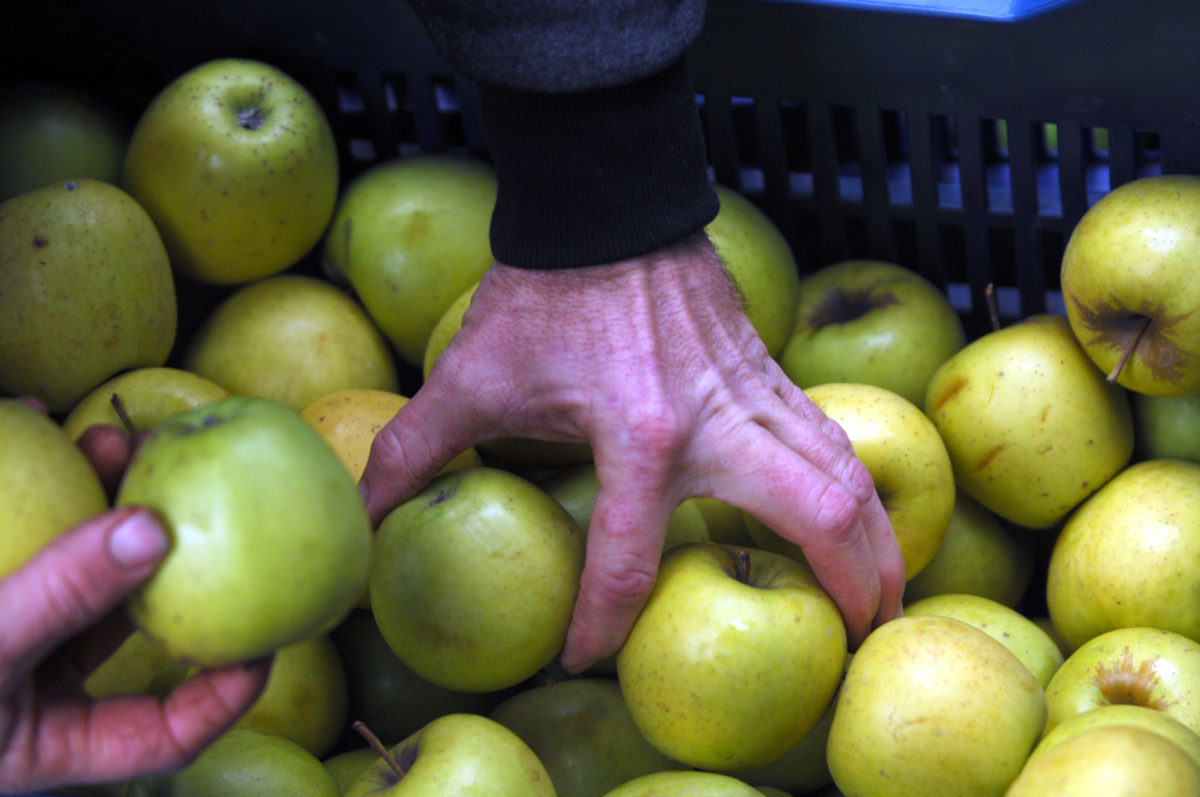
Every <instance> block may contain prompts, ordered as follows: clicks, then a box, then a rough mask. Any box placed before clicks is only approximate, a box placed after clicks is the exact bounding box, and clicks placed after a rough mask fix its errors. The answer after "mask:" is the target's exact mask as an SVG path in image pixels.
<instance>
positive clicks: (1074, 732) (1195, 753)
mask: <svg viewBox="0 0 1200 797" xmlns="http://www.w3.org/2000/svg"><path fill="white" fill-rule="evenodd" d="M1111 725H1131V726H1134V727H1138V728H1142V729H1144V730H1147V731H1152V732H1153V733H1157V734H1158V735H1159V736H1162V737H1163V738H1164V739H1166V740H1168V741H1170V742H1173V743H1175V744H1176V745H1178V746H1179V749H1181V750H1183V752H1185V753H1186V754H1187V757H1188V758H1190V759H1192V763H1193V764H1195V765H1196V766H1198V767H1200V733H1196V732H1195V731H1194V730H1192V729H1191V728H1189V727H1188V726H1186V725H1184V724H1183V723H1182V722H1180V721H1179V720H1177V719H1175V718H1174V717H1172V716H1171V715H1170V714H1167V713H1165V712H1162V711H1159V710H1157V709H1154V708H1150V707H1149V706H1136V705H1132V704H1128V703H1109V704H1108V705H1104V706H1097V707H1096V708H1093V709H1090V710H1088V711H1084V712H1081V713H1079V714H1075V715H1073V716H1070V717H1067V718H1066V719H1065V720H1063V721H1062V722H1060V723H1058V724H1057V725H1055V726H1054V727H1053V728H1051V729H1050V730H1049V731H1048V732H1047V733H1046V734H1045V735H1044V736H1042V739H1041V741H1040V742H1038V743H1037V747H1035V748H1033V752H1032V753H1031V754H1030V756H1029V757H1030V758H1031V759H1032V758H1034V757H1035V756H1039V755H1041V754H1042V753H1044V752H1046V751H1047V750H1049V749H1050V748H1052V747H1054V746H1055V745H1057V744H1059V743H1060V742H1063V741H1066V740H1067V739H1070V738H1072V737H1074V736H1078V735H1079V734H1081V733H1083V732H1084V731H1089V730H1091V729H1093V728H1101V727H1107V726H1111Z"/></svg>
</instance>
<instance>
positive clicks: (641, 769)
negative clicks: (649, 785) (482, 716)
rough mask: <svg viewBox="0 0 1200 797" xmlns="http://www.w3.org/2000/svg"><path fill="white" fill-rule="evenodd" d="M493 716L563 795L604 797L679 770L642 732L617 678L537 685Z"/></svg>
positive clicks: (498, 708)
mask: <svg viewBox="0 0 1200 797" xmlns="http://www.w3.org/2000/svg"><path fill="white" fill-rule="evenodd" d="M488 716H489V717H491V718H492V719H494V720H495V721H496V722H499V723H500V724H501V725H503V726H504V727H506V728H508V729H509V730H511V731H512V732H513V733H515V734H516V735H517V736H520V737H521V739H522V740H523V741H524V742H525V743H526V744H527V745H529V747H530V749H531V750H533V752H534V753H535V754H537V757H538V759H539V760H540V761H541V762H542V764H544V765H545V767H546V771H547V772H548V773H550V780H551V781H553V783H554V789H555V791H556V792H557V793H558V797H601V795H603V794H605V793H606V792H608V791H609V790H610V789H614V788H616V787H617V786H620V785H621V784H622V783H624V782H626V781H628V780H632V779H633V778H636V777H638V776H640V775H646V774H649V773H651V772H661V771H663V770H668V769H678V768H679V764H678V763H677V762H675V761H673V760H671V759H670V758H668V757H667V756H665V755H663V754H662V753H660V752H659V751H658V750H657V749H655V748H654V747H653V746H652V745H651V744H650V743H649V742H648V741H646V739H645V738H644V737H643V736H642V734H641V732H640V731H638V729H637V726H636V725H634V723H633V717H632V716H630V713H629V708H628V706H626V705H625V699H624V698H623V697H622V696H621V687H620V686H619V685H618V684H617V682H616V680H615V679H612V678H593V677H580V678H572V679H568V680H565V681H556V682H552V683H548V684H544V685H539V686H532V687H529V688H527V689H523V690H521V691H519V692H517V693H516V694H513V695H511V696H509V697H507V698H505V699H504V700H503V701H501V702H500V703H498V704H497V705H496V707H495V708H493V709H492V710H491V712H490V713H489V714H488Z"/></svg>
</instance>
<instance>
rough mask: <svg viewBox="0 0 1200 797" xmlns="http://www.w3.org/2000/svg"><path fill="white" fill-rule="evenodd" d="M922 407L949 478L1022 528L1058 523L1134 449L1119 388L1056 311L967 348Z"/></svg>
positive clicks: (937, 376) (933, 384) (945, 368)
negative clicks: (951, 475) (943, 453)
mask: <svg viewBox="0 0 1200 797" xmlns="http://www.w3.org/2000/svg"><path fill="white" fill-rule="evenodd" d="M924 409H925V413H926V415H928V416H929V418H930V420H932V421H933V423H934V426H936V427H937V430H938V433H939V434H941V436H942V440H943V441H944V442H945V444H946V450H947V452H948V453H949V454H950V462H951V464H952V465H953V467H954V477H955V483H956V484H957V485H958V486H959V487H960V488H961V489H962V490H963V491H964V492H966V493H967V494H968V495H970V496H971V497H972V498H974V499H975V500H976V501H978V502H979V503H981V504H983V505H984V506H985V507H987V508H988V509H990V510H991V511H993V512H995V513H996V514H997V515H999V516H1000V517H1002V518H1004V519H1005V520H1008V521H1010V522H1012V523H1016V524H1017V525H1020V526H1024V527H1027V528H1038V529H1041V528H1049V527H1051V526H1053V525H1054V524H1055V523H1057V522H1058V521H1060V520H1062V519H1063V518H1064V517H1066V515H1067V513H1068V512H1070V511H1071V510H1072V509H1073V508H1075V507H1076V506H1077V505H1078V504H1079V503H1080V502H1081V501H1083V500H1084V499H1085V498H1087V497H1088V496H1089V495H1091V494H1092V493H1093V492H1095V491H1096V490H1097V489H1099V488H1100V487H1101V486H1102V485H1103V484H1104V483H1105V482H1107V481H1108V480H1109V479H1111V478H1112V477H1113V476H1114V475H1116V473H1117V472H1118V471H1120V470H1121V468H1123V467H1124V466H1125V464H1126V463H1127V462H1128V461H1129V458H1130V456H1131V454H1132V452H1133V419H1132V413H1131V412H1130V407H1129V398H1128V395H1127V394H1126V392H1125V389H1124V388H1122V387H1120V386H1119V385H1114V384H1110V383H1109V382H1107V381H1106V380H1105V377H1104V373H1103V372H1101V371H1100V370H1099V369H1097V368H1096V366H1095V365H1094V364H1093V363H1092V361H1091V360H1090V359H1089V358H1088V356H1087V354H1086V353H1085V352H1084V350H1083V348H1082V347H1081V346H1080V344H1079V342H1078V341H1077V340H1076V339H1075V337H1074V335H1073V334H1072V333H1071V329H1070V326H1069V325H1068V323H1067V319H1066V318H1064V317H1062V316H1059V315H1051V314H1041V315H1035V316H1031V317H1029V318H1027V319H1025V320H1024V321H1021V322H1019V323H1016V324H1013V325H1011V326H1008V327H1004V328H1001V329H997V330H995V331H993V332H989V333H987V334H986V335H983V336H982V337H979V338H977V339H975V340H974V341H972V342H971V343H969V344H967V346H966V347H964V348H963V349H962V350H960V351H959V352H958V353H956V354H955V355H954V356H952V357H951V358H950V359H949V360H947V361H946V362H945V363H943V364H942V366H941V367H940V368H938V370H937V371H936V372H934V375H933V377H932V378H931V379H930V382H929V389H928V391H927V392H926V396H925V404H924Z"/></svg>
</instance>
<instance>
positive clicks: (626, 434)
mask: <svg viewBox="0 0 1200 797" xmlns="http://www.w3.org/2000/svg"><path fill="white" fill-rule="evenodd" d="M498 437H537V438H542V439H552V440H563V441H575V442H589V443H590V444H591V446H592V448H593V451H594V453H595V464H596V470H597V476H598V479H599V482H600V491H599V494H598V495H597V499H596V506H595V510H594V512H593V516H592V521H591V526H590V529H589V532H588V551H587V564H586V566H585V569H584V572H583V575H582V578H581V583H580V591H579V595H578V598H577V600H576V605H575V612H574V617H573V620H572V623H571V629H570V631H569V633H568V637H567V641H566V644H565V646H564V649H563V653H562V659H561V663H562V665H563V667H564V668H566V669H568V670H572V671H578V670H582V669H585V668H586V667H587V666H588V665H590V664H592V663H593V662H595V661H598V660H599V659H601V658H604V657H606V656H608V655H611V654H613V653H614V652H615V651H616V650H617V649H618V648H619V647H620V646H621V644H622V643H623V641H624V639H625V636H626V635H627V633H628V631H629V629H630V628H631V627H632V625H633V622H634V620H635V619H636V617H637V614H638V612H639V611H640V609H641V607H642V605H643V603H644V602H645V600H646V597H647V596H648V594H649V592H650V589H651V587H652V586H653V584H654V580H655V576H656V573H657V566H658V561H659V557H660V556H661V553H662V547H663V540H664V535H665V530H666V527H667V522H668V519H669V517H670V515H671V512H672V511H673V510H674V508H675V507H676V506H677V505H678V504H679V503H680V502H681V501H683V500H685V499H687V498H689V497H692V496H701V495H706V496H714V497H716V498H719V499H721V500H724V501H727V502H729V503H730V504H733V505H734V506H738V507H741V508H742V509H744V510H746V511H748V512H750V513H751V514H753V515H755V516H756V517H758V518H759V519H760V520H761V521H763V522H764V523H766V524H767V525H768V526H770V527H771V528H772V529H774V530H775V531H777V532H778V533H779V534H781V535H782V536H784V537H786V538H788V539H790V540H791V541H793V542H795V543H797V544H798V545H800V546H801V548H802V549H803V550H804V553H805V556H806V558H807V559H808V561H809V563H810V565H811V566H812V568H813V570H814V572H815V574H816V576H817V577H818V579H819V580H820V581H821V583H822V584H823V585H824V587H825V589H826V590H827V591H828V592H829V593H830V595H831V597H833V599H834V600H835V601H836V602H837V604H838V606H839V608H840V609H841V611H842V615H843V618H844V620H845V622H846V628H847V633H848V638H849V640H850V644H851V646H852V647H853V646H857V644H858V643H859V642H861V641H862V639H863V638H864V637H865V636H866V635H867V633H868V632H869V631H870V629H871V628H873V627H875V626H877V625H879V624H881V623H883V622H886V621H887V620H890V619H893V618H894V617H897V616H899V614H900V612H901V597H902V594H903V586H904V562H903V560H902V558H901V554H900V550H899V547H898V545H897V543H896V539H895V535H894V534H893V532H892V528H891V525H890V524H889V522H888V519H887V515H886V514H885V512H884V510H883V506H882V504H881V503H880V501H879V498H878V496H877V494H876V492H875V489H874V486H873V484H872V481H871V476H870V474H869V472H868V471H867V469H866V467H865V466H864V465H863V464H862V463H861V462H859V461H858V459H856V458H855V456H854V454H853V451H852V449H851V446H850V443H849V439H848V438H847V437H846V434H845V433H844V432H843V431H842V429H841V428H840V427H839V426H838V425H837V424H836V423H834V422H833V421H831V420H830V419H829V418H827V417H826V416H825V415H824V414H823V413H821V411H820V410H819V409H818V408H817V407H816V405H815V404H813V403H812V402H811V401H810V400H809V399H808V398H807V397H806V396H805V395H804V393H803V392H802V391H801V390H799V389H798V388H797V387H796V386H795V385H794V384H793V383H792V382H791V381H790V380H789V379H788V378H787V377H786V375H785V374H784V373H783V371H782V370H781V369H780V368H779V366H778V364H777V363H776V362H775V361H774V360H773V359H772V358H771V357H770V355H769V353H768V352H767V350H766V347H765V346H764V345H763V343H762V341H761V340H760V339H759V337H758V335H757V334H756V332H755V331H754V328H753V327H752V326H751V324H750V322H749V321H748V319H747V318H746V314H745V312H744V310H743V308H742V305H741V302H740V301H739V299H738V296H737V293H736V291H735V289H734V287H733V285H732V283H731V281H730V280H729V277H728V275H727V274H726V272H725V270H724V268H723V267H722V265H721V262H720V259H719V258H718V256H717V254H716V252H715V251H714V249H713V247H712V245H711V243H710V242H709V241H708V239H707V237H706V236H705V235H704V234H703V233H697V234H695V235H693V236H691V237H689V238H688V239H685V240H684V241H682V242H680V243H677V244H675V245H673V246H670V247H667V248H665V249H662V250H660V251H658V252H655V253H652V254H650V255H647V256H644V257H639V258H635V259H631V260H627V261H623V262H621V263H615V264H609V265H604V266H592V267H584V268H577V269H567V270H555V271H536V270H526V269H518V268H513V267H510V266H506V265H503V264H501V263H496V264H494V265H493V266H492V268H491V269H490V270H489V271H488V272H487V273H486V274H485V276H484V278H483V279H482V281H481V282H480V285H479V288H478V290H477V291H476V293H475V296H474V297H473V299H472V303H471V306H470V307H469V308H468V310H467V313H466V315H465V316H464V318H463V326H462V329H461V331H460V332H459V333H458V334H457V335H456V336H455V337H454V339H453V341H452V342H451V344H450V345H449V346H448V347H447V348H446V350H445V351H444V352H443V353H442V354H441V356H439V358H438V361H437V363H436V364H435V366H434V367H433V369H432V371H431V372H430V374H429V377H428V379H427V380H426V382H425V384H424V385H423V386H422V388H421V389H420V390H419V391H417V393H416V395H414V397H413V399H412V401H410V402H409V403H408V404H406V405H405V406H404V407H403V408H402V409H401V410H400V412H399V413H398V414H397V415H396V417H395V418H394V419H393V420H392V421H391V422H390V423H389V424H388V425H387V426H385V427H384V429H383V430H382V431H381V432H380V433H379V434H378V435H377V436H376V438H375V441H374V443H373V445H372V449H371V455H370V458H369V461H368V463H367V465H366V468H365V470H364V473H363V478H362V484H361V486H362V489H363V492H364V497H365V500H366V503H367V509H368V511H369V513H370V516H371V520H372V523H373V524H374V525H378V524H379V522H380V521H381V520H382V519H383V517H384V516H385V515H386V514H387V513H388V512H389V511H390V510H391V509H392V508H394V507H395V506H397V505H398V504H400V503H401V502H403V501H404V500H407V499H408V498H409V497H411V496H412V495H413V494H415V493H416V492H417V491H418V490H419V489H420V488H421V487H422V486H423V485H424V484H425V483H427V482H428V481H429V479H430V478H432V477H433V475H434V474H436V473H437V471H438V470H439V469H440V468H441V467H442V466H443V465H445V463H446V462H448V461H449V460H450V459H451V458H452V457H454V456H455V455H456V454H458V453H460V452H461V451H464V450H466V449H467V448H469V447H471V446H474V445H476V444H477V443H479V442H482V441H484V440H488V439H494V438H498Z"/></svg>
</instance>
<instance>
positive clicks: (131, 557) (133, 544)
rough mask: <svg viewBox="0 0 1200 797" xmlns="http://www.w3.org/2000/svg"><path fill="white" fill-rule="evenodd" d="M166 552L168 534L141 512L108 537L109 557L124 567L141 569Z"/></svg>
mask: <svg viewBox="0 0 1200 797" xmlns="http://www.w3.org/2000/svg"><path fill="white" fill-rule="evenodd" d="M166 551H167V535H166V533H164V532H163V530H162V529H161V528H159V526H158V524H157V523H155V522H154V521H153V520H151V519H150V518H149V517H147V516H146V515H145V514H144V513H141V512H138V513H136V514H133V515H130V516H129V517H128V518H126V519H125V520H124V521H122V523H121V525H119V526H117V527H116V528H115V529H113V531H112V533H111V534H110V535H108V552H109V555H111V556H112V558H113V559H114V560H116V562H117V564H119V565H121V566H122V567H128V568H134V567H141V566H142V565H145V564H147V563H149V562H153V561H157V560H158V559H159V558H161V557H162V555H163V554H164V553H166Z"/></svg>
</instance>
